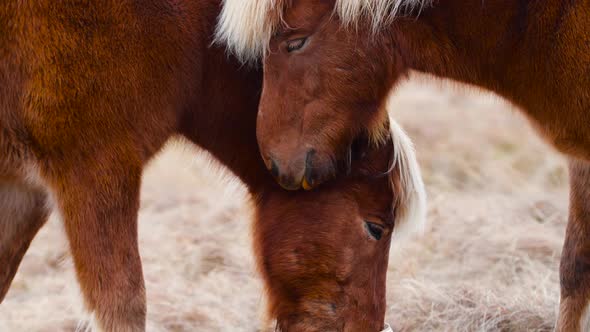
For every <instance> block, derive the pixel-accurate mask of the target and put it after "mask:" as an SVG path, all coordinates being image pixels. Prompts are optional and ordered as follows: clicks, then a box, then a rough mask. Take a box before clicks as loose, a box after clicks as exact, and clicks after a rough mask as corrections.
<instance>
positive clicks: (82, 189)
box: [48, 160, 146, 332]
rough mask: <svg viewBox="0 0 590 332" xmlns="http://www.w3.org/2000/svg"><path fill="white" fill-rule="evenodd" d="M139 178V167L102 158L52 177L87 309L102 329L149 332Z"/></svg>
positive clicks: (123, 331) (119, 331)
mask: <svg viewBox="0 0 590 332" xmlns="http://www.w3.org/2000/svg"><path fill="white" fill-rule="evenodd" d="M140 178H141V166H139V165H129V163H128V162H127V163H120V162H111V161H104V160H101V162H95V164H94V165H87V166H85V165H78V166H77V167H76V169H75V170H73V171H72V172H64V173H61V174H59V175H57V176H56V177H55V178H51V176H50V178H49V179H48V180H49V181H48V182H49V183H50V186H51V187H52V188H54V190H55V194H56V200H57V205H58V207H59V209H60V212H61V214H62V217H63V220H64V225H65V230H66V234H67V236H68V239H69V243H70V249H71V252H72V256H73V259H74V265H75V268H76V274H77V277H78V281H79V283H80V288H81V291H82V294H83V296H84V300H85V304H86V307H87V309H88V310H90V312H91V313H92V314H93V316H94V323H95V324H96V326H95V327H96V328H97V329H98V330H99V331H108V332H111V331H112V332H115V331H116V332H131V331H133V332H135V331H144V330H145V316H146V304H145V289H144V281H143V275H142V268H141V261H140V256H139V250H138V243H137V213H138V209H139V188H140Z"/></svg>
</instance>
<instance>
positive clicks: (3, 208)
mask: <svg viewBox="0 0 590 332" xmlns="http://www.w3.org/2000/svg"><path fill="white" fill-rule="evenodd" d="M48 215H49V208H48V207H47V202H46V195H45V193H43V192H42V191H40V190H37V189H33V188H31V187H29V186H26V185H23V184H18V183H14V182H5V183H3V182H2V181H1V180H0V303H2V300H3V299H4V296H5V295H6V292H8V288H9V287H10V284H11V282H12V279H13V278H14V275H15V274H16V271H17V269H18V266H19V264H20V262H21V260H22V258H23V256H24V254H25V252H26V251H27V249H28V248H29V245H30V243H31V241H32V240H33V238H34V237H35V234H37V232H38V231H39V229H40V228H41V226H43V224H45V222H46V221H47V217H48Z"/></svg>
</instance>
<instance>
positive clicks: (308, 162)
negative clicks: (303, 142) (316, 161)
mask: <svg viewBox="0 0 590 332" xmlns="http://www.w3.org/2000/svg"><path fill="white" fill-rule="evenodd" d="M315 153H316V152H315V150H314V149H309V150H308V151H307V154H306V155H305V173H303V181H302V183H301V186H302V187H303V189H305V190H311V189H313V187H314V184H315V179H314V174H313V173H314V172H313V170H314V168H313V156H314V155H315Z"/></svg>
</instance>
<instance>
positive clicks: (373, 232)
mask: <svg viewBox="0 0 590 332" xmlns="http://www.w3.org/2000/svg"><path fill="white" fill-rule="evenodd" d="M365 228H366V229H367V233H369V236H371V237H372V238H373V239H375V240H377V241H379V240H381V237H382V236H383V226H381V225H379V224H376V223H372V222H369V221H365Z"/></svg>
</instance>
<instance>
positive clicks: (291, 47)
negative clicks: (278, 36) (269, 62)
mask: <svg viewBox="0 0 590 332" xmlns="http://www.w3.org/2000/svg"><path fill="white" fill-rule="evenodd" d="M306 42H307V37H305V38H297V39H293V40H289V41H288V42H287V52H289V53H291V52H294V51H298V50H300V49H302V48H303V46H305V44H306Z"/></svg>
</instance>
